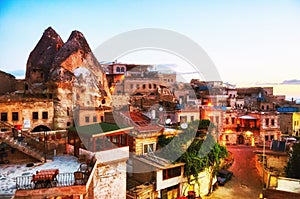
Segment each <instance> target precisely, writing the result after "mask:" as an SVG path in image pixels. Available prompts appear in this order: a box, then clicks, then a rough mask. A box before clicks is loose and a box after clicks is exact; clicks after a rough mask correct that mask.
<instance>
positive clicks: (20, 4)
mask: <svg viewBox="0 0 300 199" xmlns="http://www.w3.org/2000/svg"><path fill="white" fill-rule="evenodd" d="M87 2H88V3H87ZM49 26H52V27H53V28H54V29H55V30H56V31H57V33H58V34H59V35H60V36H61V37H62V39H63V40H64V41H66V40H67V38H68V37H69V35H70V33H71V31H72V30H79V31H81V32H82V33H83V34H84V35H85V37H86V39H87V41H88V42H89V44H90V47H91V48H92V49H94V48H96V47H97V46H99V45H100V44H101V43H102V42H104V41H105V40H107V39H109V38H110V37H112V36H114V35H117V34H120V33H122V32H125V31H130V30H134V29H138V28H163V29H169V30H173V31H176V32H178V33H181V34H183V35H185V36H187V37H189V38H190V39H192V40H194V41H195V42H197V43H198V44H199V45H200V46H201V47H202V48H203V49H204V50H205V51H206V52H207V54H208V55H209V56H210V57H211V59H212V60H213V62H214V63H215V65H216V67H217V68H218V71H219V73H220V75H221V78H222V80H223V81H224V82H230V83H234V84H237V83H238V84H241V85H242V84H254V83H257V82H259V83H265V82H272V83H274V82H278V83H280V82H282V81H284V80H291V79H300V69H299V68H300V1H299V0H298V1H297V0H294V1H288V0H270V1H268V0H251V1H196V0H195V1H174V0H172V1H171V0H170V1H163V2H161V1H107V2H106V1H99V2H98V1H74V0H73V1H59V0H52V1H33V0H28V1H25V0H24V1H21V0H19V1H13V0H8V1H4V0H2V1H0V35H1V36H0V44H1V49H0V55H1V59H0V70H4V71H8V72H10V71H17V70H21V71H24V70H25V68H26V61H27V59H28V55H29V53H30V52H31V51H32V50H33V48H34V46H35V45H36V44H37V42H38V40H39V39H40V37H41V35H42V33H43V31H44V30H45V29H46V28H47V27H49ZM99 61H103V60H101V59H100V60H99ZM138 61H140V60H138ZM162 62H163V61H162ZM15 74H16V73H15ZM299 93H300V91H299Z"/></svg>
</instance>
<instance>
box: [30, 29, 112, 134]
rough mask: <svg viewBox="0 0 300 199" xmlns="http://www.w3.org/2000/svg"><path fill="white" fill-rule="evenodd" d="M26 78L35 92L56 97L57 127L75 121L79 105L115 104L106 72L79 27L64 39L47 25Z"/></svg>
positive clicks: (93, 107)
mask: <svg viewBox="0 0 300 199" xmlns="http://www.w3.org/2000/svg"><path fill="white" fill-rule="evenodd" d="M26 80H27V82H28V84H29V89H31V92H33V93H41V92H42V93H43V94H46V95H48V96H51V97H52V98H53V100H54V104H55V105H54V109H55V110H54V124H55V129H64V128H66V127H68V126H69V125H70V124H72V123H73V120H74V117H73V113H74V111H73V110H74V109H75V108H76V109H77V112H78V107H81V108H84V109H86V110H93V109H94V110H99V107H103V106H105V107H110V106H111V95H110V92H109V88H108V83H107V80H106V75H105V73H104V72H103V70H102V68H101V66H100V64H99V62H98V61H97V59H96V58H95V56H94V55H93V53H92V51H91V49H90V47H89V45H88V42H87V41H86V39H85V38H84V36H83V34H82V33H81V32H79V31H73V32H72V33H71V35H70V37H69V39H68V40H67V42H66V43H63V41H62V40H61V38H60V36H59V35H58V34H57V33H56V32H55V31H54V30H53V29H52V28H48V29H46V30H45V32H44V34H43V36H42V38H41V39H40V41H39V42H38V44H37V46H36V47H35V48H34V50H33V51H32V52H31V54H30V56H29V59H28V62H27V71H26ZM37 87H39V89H37ZM79 109H80V108H79ZM92 114H93V115H92V116H94V115H95V114H94V113H92ZM103 115H104V114H103ZM85 117H87V116H85Z"/></svg>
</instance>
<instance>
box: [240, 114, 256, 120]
mask: <svg viewBox="0 0 300 199" xmlns="http://www.w3.org/2000/svg"><path fill="white" fill-rule="evenodd" d="M239 118H240V119H244V120H257V118H256V117H253V116H250V115H243V116H241V117H239Z"/></svg>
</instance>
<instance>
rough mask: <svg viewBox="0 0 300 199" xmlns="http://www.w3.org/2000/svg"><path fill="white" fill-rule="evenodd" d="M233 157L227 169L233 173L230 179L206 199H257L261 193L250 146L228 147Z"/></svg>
mask: <svg viewBox="0 0 300 199" xmlns="http://www.w3.org/2000/svg"><path fill="white" fill-rule="evenodd" d="M227 149H228V150H229V151H231V152H232V154H233V157H234V163H233V165H232V166H231V167H230V168H229V169H228V170H230V171H232V172H233V177H232V179H231V180H230V181H229V182H227V183H226V184H225V185H224V186H219V187H218V188H217V189H216V190H215V191H213V193H212V194H211V195H210V196H205V197H203V198H207V199H233V198H237V199H257V198H259V194H260V193H261V191H262V183H261V178H260V176H259V175H258V173H257V170H256V168H255V159H254V157H255V154H254V153H253V151H254V149H255V148H253V147H251V146H246V145H237V146H228V147H227Z"/></svg>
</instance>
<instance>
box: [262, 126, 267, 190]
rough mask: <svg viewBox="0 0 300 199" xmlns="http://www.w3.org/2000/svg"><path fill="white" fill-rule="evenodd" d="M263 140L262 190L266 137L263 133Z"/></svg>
mask: <svg viewBox="0 0 300 199" xmlns="http://www.w3.org/2000/svg"><path fill="white" fill-rule="evenodd" d="M263 136H264V137H263V139H264V145H263V164H262V183H263V189H264V188H265V185H264V184H265V178H264V177H265V153H266V137H265V132H264V133H263Z"/></svg>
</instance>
